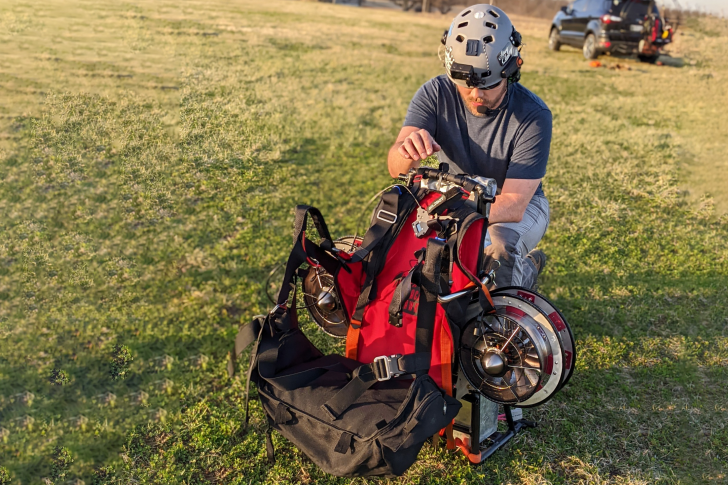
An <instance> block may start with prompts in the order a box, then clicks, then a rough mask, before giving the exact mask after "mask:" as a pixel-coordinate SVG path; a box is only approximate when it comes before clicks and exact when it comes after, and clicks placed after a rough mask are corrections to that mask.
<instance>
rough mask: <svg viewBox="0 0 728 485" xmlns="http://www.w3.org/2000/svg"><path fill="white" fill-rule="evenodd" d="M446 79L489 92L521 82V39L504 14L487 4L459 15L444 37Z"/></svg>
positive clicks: (464, 86)
mask: <svg viewBox="0 0 728 485" xmlns="http://www.w3.org/2000/svg"><path fill="white" fill-rule="evenodd" d="M442 43H443V44H444V45H445V52H444V59H443V60H444V62H445V70H446V72H447V76H448V77H449V78H450V80H451V81H452V82H453V83H455V84H456V85H457V86H459V87H463V88H469V89H472V88H479V89H481V90H487V89H488V88H492V87H493V86H495V85H497V84H499V83H501V82H502V81H503V80H504V79H506V80H508V82H518V80H519V79H520V67H521V64H522V63H523V60H522V59H521V56H520V53H519V47H520V46H521V35H520V34H519V33H518V32H517V31H516V29H515V28H514V27H513V24H512V23H511V21H510V19H509V18H508V16H507V15H506V14H505V12H503V10H501V9H499V8H497V7H494V6H492V5H488V4H480V5H473V6H472V7H468V8H466V9H465V10H463V11H462V12H460V13H459V14H458V15H457V16H456V17H455V19H454V20H453V22H452V25H450V30H448V31H447V32H446V33H445V35H443V37H442Z"/></svg>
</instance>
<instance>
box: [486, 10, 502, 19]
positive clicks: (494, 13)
mask: <svg viewBox="0 0 728 485" xmlns="http://www.w3.org/2000/svg"><path fill="white" fill-rule="evenodd" d="M488 13H489V14H491V15H492V16H493V17H495V18H498V17H500V15H498V13H497V12H494V11H492V10H488Z"/></svg>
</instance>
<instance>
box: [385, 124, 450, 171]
mask: <svg viewBox="0 0 728 485" xmlns="http://www.w3.org/2000/svg"><path fill="white" fill-rule="evenodd" d="M439 151H440V145H439V144H438V143H437V142H436V141H435V139H434V138H432V135H430V133H429V132H428V131H427V130H424V129H421V128H416V127H414V126H405V127H403V128H402V130H401V131H400V132H399V136H398V137H397V141H396V142H394V145H392V148H390V149H389V156H388V157H387V166H388V168H389V174H390V175H391V176H392V177H397V176H398V175H399V174H401V173H407V172H408V171H409V169H411V168H417V167H419V166H420V163H419V162H420V160H423V159H425V158H427V157H429V156H430V155H432V154H433V153H435V152H439Z"/></svg>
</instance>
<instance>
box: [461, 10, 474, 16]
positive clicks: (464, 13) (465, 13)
mask: <svg viewBox="0 0 728 485" xmlns="http://www.w3.org/2000/svg"><path fill="white" fill-rule="evenodd" d="M470 12H472V10H468V11H467V12H463V14H462V15H461V17H465V16H466V15H467V14H469V13H470Z"/></svg>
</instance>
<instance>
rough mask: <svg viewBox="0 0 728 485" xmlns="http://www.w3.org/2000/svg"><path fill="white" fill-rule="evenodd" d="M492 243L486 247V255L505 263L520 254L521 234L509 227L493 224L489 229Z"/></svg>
mask: <svg viewBox="0 0 728 485" xmlns="http://www.w3.org/2000/svg"><path fill="white" fill-rule="evenodd" d="M488 232H489V234H490V241H491V245H490V246H488V247H486V248H485V254H486V256H489V257H491V258H493V259H499V260H501V263H505V262H506V261H509V260H511V259H513V258H514V257H516V256H518V255H519V249H518V246H519V245H518V241H519V239H520V235H519V234H518V233H517V232H516V231H514V230H512V229H509V228H506V227H497V226H491V227H490V228H489V229H488Z"/></svg>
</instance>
